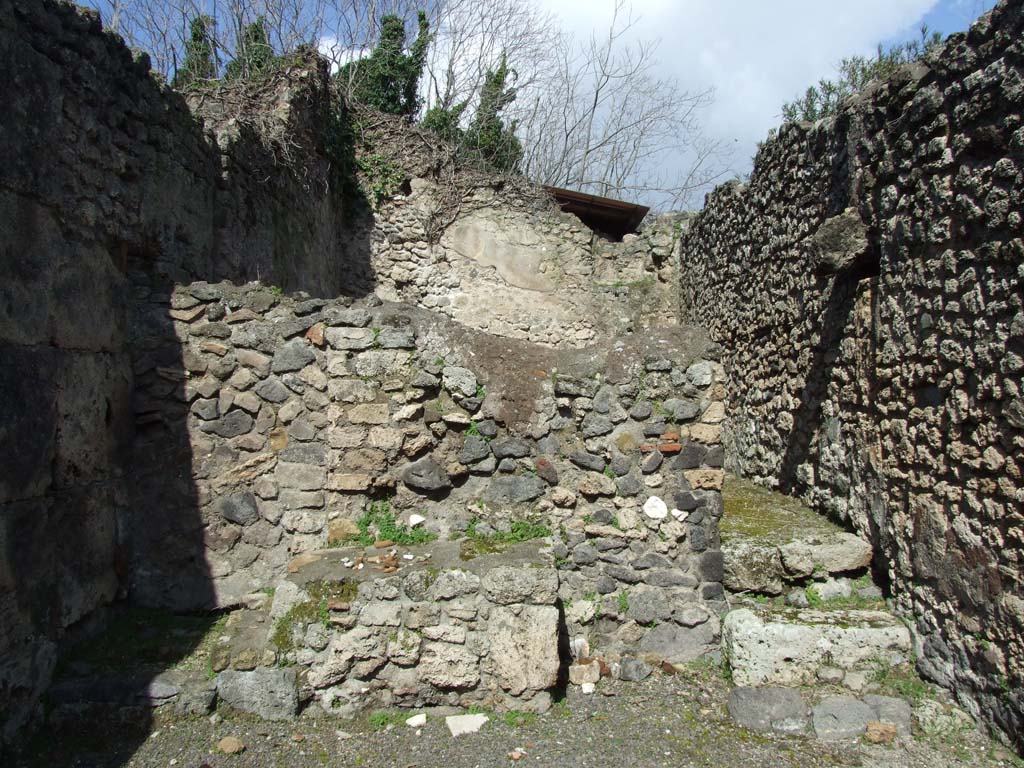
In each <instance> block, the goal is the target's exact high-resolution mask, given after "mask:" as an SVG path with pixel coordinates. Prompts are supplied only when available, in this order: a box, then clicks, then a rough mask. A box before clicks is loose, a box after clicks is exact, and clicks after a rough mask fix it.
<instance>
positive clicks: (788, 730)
mask: <svg viewBox="0 0 1024 768" xmlns="http://www.w3.org/2000/svg"><path fill="white" fill-rule="evenodd" d="M728 708H729V714H730V715H731V716H732V718H733V720H735V721H736V722H737V723H738V724H739V725H742V726H743V727H745V728H749V729H750V730H754V731H762V732H773V733H779V734H785V735H807V736H811V735H813V736H814V737H816V738H818V739H820V740H822V741H841V740H845V739H855V738H859V737H860V736H862V735H865V734H868V738H869V739H871V740H877V741H879V742H889V741H892V740H893V739H895V738H897V737H898V738H901V739H905V738H907V737H909V736H910V735H911V727H912V722H913V711H912V709H911V706H910V704H909V703H908V702H907V701H905V700H904V699H902V698H897V697H893V696H878V695H876V694H867V695H865V696H862V697H860V698H855V697H853V696H834V695H826V696H823V697H817V696H815V695H814V692H808V691H803V692H801V691H799V690H796V689H793V688H779V687H765V688H752V687H748V686H741V687H738V688H734V689H733V690H732V691H731V692H730V694H729V703H728Z"/></svg>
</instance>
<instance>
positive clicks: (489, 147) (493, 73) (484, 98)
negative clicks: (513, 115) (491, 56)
mask: <svg viewBox="0 0 1024 768" xmlns="http://www.w3.org/2000/svg"><path fill="white" fill-rule="evenodd" d="M510 77H511V78H513V79H514V78H515V72H514V71H513V70H510V69H509V67H508V61H507V59H506V57H505V54H504V53H502V55H501V63H500V64H499V65H498V67H497V69H493V70H488V71H487V74H486V75H485V77H484V83H483V86H482V87H481V89H480V103H479V105H478V106H477V109H476V113H475V114H474V115H473V119H472V120H471V121H470V123H469V127H468V128H467V129H466V130H465V131H463V130H462V129H461V128H460V127H459V124H460V122H461V119H462V115H463V113H464V112H465V110H466V107H467V106H468V102H465V101H464V102H461V103H459V104H456V105H455V106H453V107H451V108H449V109H445V108H444V107H441V106H435V107H433V108H431V109H430V110H429V111H428V112H427V114H426V115H425V116H424V118H423V123H422V124H423V127H424V128H426V129H428V130H430V131H433V132H434V133H436V134H437V135H438V136H440V137H441V138H443V139H447V140H448V141H450V142H452V143H453V144H455V145H456V147H457V149H458V153H459V156H460V157H461V158H462V159H464V160H468V161H470V162H482V163H485V164H486V165H488V166H490V167H492V168H494V169H497V170H500V171H514V170H516V169H517V168H518V166H519V161H520V160H522V157H523V147H522V144H520V142H519V139H518V138H516V135H515V129H516V126H515V123H511V124H509V125H505V123H504V121H503V120H502V118H501V115H500V112H501V111H502V110H503V109H504V108H505V107H507V106H508V105H509V104H511V103H512V102H513V101H515V99H516V89H515V88H514V87H510V86H509V85H508V81H509V78H510Z"/></svg>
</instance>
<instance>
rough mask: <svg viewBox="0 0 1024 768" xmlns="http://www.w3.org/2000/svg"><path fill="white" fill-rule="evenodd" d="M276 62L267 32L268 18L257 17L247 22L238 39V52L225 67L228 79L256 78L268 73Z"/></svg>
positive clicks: (225, 75)
mask: <svg viewBox="0 0 1024 768" xmlns="http://www.w3.org/2000/svg"><path fill="white" fill-rule="evenodd" d="M275 62H276V57H275V56H274V47H273V46H272V45H271V44H270V36H269V35H268V34H267V20H266V18H265V17H263V16H259V17H257V19H256V21H254V22H253V23H252V24H247V25H246V26H245V28H244V29H243V30H242V36H241V37H240V38H239V40H238V53H237V55H236V56H235V58H234V59H232V60H231V61H229V62H228V65H227V67H225V69H224V77H225V79H227V80H254V79H257V78H260V77H262V76H263V75H265V74H267V72H269V71H270V70H271V69H272V68H273V66H274V63H275Z"/></svg>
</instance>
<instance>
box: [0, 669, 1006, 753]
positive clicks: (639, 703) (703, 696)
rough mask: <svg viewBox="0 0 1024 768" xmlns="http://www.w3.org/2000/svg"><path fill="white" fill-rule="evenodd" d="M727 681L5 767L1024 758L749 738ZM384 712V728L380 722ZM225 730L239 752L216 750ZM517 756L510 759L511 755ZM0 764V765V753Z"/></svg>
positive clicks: (70, 742) (277, 729)
mask: <svg viewBox="0 0 1024 768" xmlns="http://www.w3.org/2000/svg"><path fill="white" fill-rule="evenodd" d="M727 695H728V685H727V683H725V682H724V681H723V680H721V679H719V678H717V677H715V676H714V675H713V674H708V673H706V672H696V671H695V672H693V673H684V674H680V675H675V676H658V677H654V678H651V679H648V680H647V681H645V682H644V683H639V684H638V683H617V682H609V681H606V682H603V683H602V684H601V687H600V688H599V691H598V693H596V694H594V695H590V696H584V695H583V694H581V693H579V689H575V688H574V689H571V690H570V691H569V693H568V694H567V696H566V698H565V699H564V700H562V701H561V702H559V703H558V704H556V705H555V706H554V707H553V708H552V710H551V711H550V712H548V713H547V714H545V715H542V716H527V717H522V716H520V717H518V718H517V717H515V716H508V717H506V716H501V715H495V716H492V719H491V721H490V722H488V723H487V724H486V725H484V727H483V729H481V731H480V732H479V733H476V734H469V735H466V736H462V737H459V738H458V739H454V738H452V737H451V736H450V735H449V733H448V730H447V728H446V727H445V724H444V718H443V717H442V716H441V713H433V714H431V715H430V716H429V719H428V722H427V725H426V726H425V727H424V728H422V730H421V731H420V732H417V731H415V730H414V729H412V728H409V727H408V726H406V725H404V723H403V722H402V721H403V720H404V718H406V717H408V716H410V715H411V714H413V712H409V711H403V712H400V713H394V714H393V715H392V717H391V718H388V717H387V715H378V717H377V718H374V719H373V720H371V718H370V717H368V716H367V717H363V718H361V719H359V720H348V721H342V720H338V719H326V718H323V717H320V718H316V717H313V716H306V717H303V718H301V719H299V720H297V721H295V722H290V723H269V722H264V721H259V720H256V719H254V718H251V717H246V716H240V715H237V714H229V713H224V712H220V713H218V714H217V715H215V716H213V717H197V718H180V717H179V718H165V717H158V718H156V719H155V720H154V721H153V722H151V723H149V724H148V725H146V726H144V727H143V726H140V725H139V724H137V723H136V724H135V725H134V726H132V725H131V724H126V723H113V722H109V721H99V720H96V719H90V720H88V721H84V720H83V721H79V722H68V723H66V724H64V725H61V726H60V727H55V726H50V727H48V728H47V729H45V730H44V731H43V732H42V733H40V734H39V736H38V737H37V739H36V740H35V741H34V742H33V744H32V745H31V746H30V747H29V748H28V749H26V750H25V752H23V753H22V754H21V755H18V756H15V757H14V758H13V760H12V761H10V762H6V763H5V765H7V766H10V767H11V768H22V766H24V767H25V768H32V767H34V766H47V768H56V767H57V766H74V767H75V768H114V767H115V766H118V767H122V766H138V767H139V768H142V767H143V766H146V767H149V766H162V767H169V766H176V767H177V768H204V767H205V768H222V767H224V768H227V767H229V766H236V767H239V768H241V767H242V766H245V767H246V768H248V767H249V766H253V767H257V766H258V767H259V768H264V767H266V768H271V767H273V768H277V767H278V766H280V767H281V768H307V767H310V768H311V767H313V766H318V767H319V766H346V767H348V766H360V767H363V768H377V767H378V766H379V767H380V768H474V767H477V766H479V767H480V768H484V767H489V766H511V765H518V766H530V765H535V766H577V767H578V768H591V767H597V766H601V767H604V766H609V767H611V766H630V767H631V768H632V767H634V766H635V767H637V768H648V767H649V768H654V767H655V766H673V767H674V768H678V767H680V766H714V767H715V768H732V767H733V766H737V767H741V768H776V767H777V766H800V767H803V766H808V767H809V766H831V765H843V766H865V767H866V768H868V767H871V768H873V767H877V768H888V767H890V766H900V767H903V766H906V767H907V768H918V767H920V768H947V766H971V767H972V768H973V767H978V768H982V767H984V768H995V767H996V766H1008V767H1009V766H1013V767H1014V768H1019V767H1020V766H1022V765H1024V763H1022V762H1020V761H1019V760H1017V759H1016V758H1014V757H1013V755H1012V754H1011V753H1009V752H1008V751H1006V750H1005V749H1004V748H1002V747H1000V746H998V745H997V744H995V743H994V742H992V741H990V740H989V739H987V738H986V737H984V736H983V735H981V734H980V733H975V732H973V731H971V732H966V733H960V734H955V735H947V736H946V737H945V739H944V740H937V739H934V738H932V739H915V740H910V741H907V742H905V743H897V744H895V745H892V746H876V745H870V744H867V743H850V744H844V745H840V746H834V745H826V744H822V743H819V742H816V741H814V740H812V739H808V738H783V737H771V736H763V735H760V734H755V733H752V732H750V731H746V730H744V729H741V728H738V727H736V726H735V725H733V723H732V721H731V720H730V719H729V717H728V715H727V714H726V710H725V701H726V697H727ZM387 719H391V720H392V721H393V724H390V725H389V724H387V723H386V722H382V721H384V720H387ZM226 736H233V737H235V738H237V739H239V740H240V741H241V742H242V743H243V744H244V745H245V750H244V752H242V753H240V754H237V755H224V754H220V753H219V752H218V751H217V750H216V745H217V743H218V741H219V740H220V739H222V738H224V737H226ZM516 751H518V752H520V753H522V754H521V757H520V758H519V759H518V760H513V759H512V758H511V757H510V753H513V752H516ZM0 762H3V761H0Z"/></svg>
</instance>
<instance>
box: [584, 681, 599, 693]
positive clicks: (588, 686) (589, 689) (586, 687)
mask: <svg viewBox="0 0 1024 768" xmlns="http://www.w3.org/2000/svg"><path fill="white" fill-rule="evenodd" d="M596 687H597V686H595V685H594V684H593V683H584V684H583V685H581V686H580V690H581V691H583V693H586V694H590V693H593V692H594V689H595V688H596Z"/></svg>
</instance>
